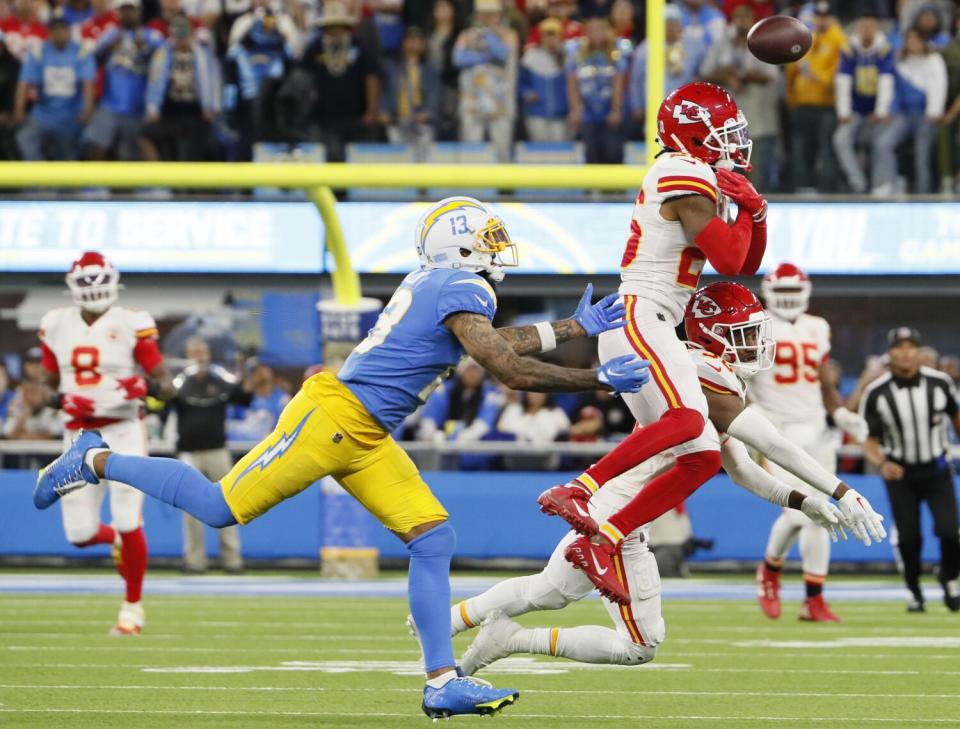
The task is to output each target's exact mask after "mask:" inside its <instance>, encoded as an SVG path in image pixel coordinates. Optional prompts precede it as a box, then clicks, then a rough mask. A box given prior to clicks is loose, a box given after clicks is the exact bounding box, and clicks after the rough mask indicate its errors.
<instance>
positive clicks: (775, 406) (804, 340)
mask: <svg viewBox="0 0 960 729" xmlns="http://www.w3.org/2000/svg"><path fill="white" fill-rule="evenodd" d="M770 318H771V320H772V321H773V338H774V340H776V342H777V355H776V357H775V358H774V360H773V367H771V368H770V369H767V370H762V371H761V372H758V373H757V374H756V375H754V376H753V378H752V379H751V380H750V388H749V389H750V399H751V401H752V402H755V403H756V404H757V405H759V406H760V407H761V408H762V409H763V410H764V412H766V413H767V414H768V415H769V416H770V417H771V419H773V420H774V421H775V422H776V423H778V424H779V423H793V422H810V423H824V424H825V423H826V417H827V411H826V408H824V406H823V395H822V394H821V391H820V365H821V364H823V362H824V361H826V359H827V357H828V356H829V355H830V325H829V324H828V323H827V321H826V319H823V318H821V317H819V316H811V315H809V314H801V315H800V316H799V317H798V318H797V320H796V321H794V322H789V321H787V320H786V319H782V318H780V317H778V316H776V315H775V314H773V313H771V314H770ZM824 427H825V426H824Z"/></svg>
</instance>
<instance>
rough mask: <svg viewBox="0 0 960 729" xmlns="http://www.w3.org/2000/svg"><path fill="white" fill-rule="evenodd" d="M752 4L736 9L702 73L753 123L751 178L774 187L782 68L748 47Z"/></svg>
mask: <svg viewBox="0 0 960 729" xmlns="http://www.w3.org/2000/svg"><path fill="white" fill-rule="evenodd" d="M753 23H754V16H753V10H752V9H751V7H750V5H741V6H740V7H738V8H737V9H736V10H734V12H733V21H732V22H731V24H730V27H729V28H727V29H726V30H725V31H724V34H723V35H722V36H721V37H720V38H718V39H717V41H716V42H715V43H714V44H713V46H711V48H710V51H709V52H708V53H707V57H706V59H705V60H704V62H703V65H702V66H701V69H700V73H701V75H702V76H703V77H704V78H705V79H706V80H707V81H712V82H714V83H717V84H720V85H721V86H724V87H725V88H726V89H728V90H729V91H730V93H731V94H733V96H734V98H735V99H736V100H737V104H738V106H739V107H740V110H741V111H742V112H743V114H744V116H746V117H747V119H748V120H749V122H750V129H749V132H750V139H752V140H753V153H752V155H751V158H750V161H751V163H752V164H753V169H752V170H751V172H750V179H751V180H752V181H753V183H754V184H755V185H756V186H757V188H758V189H760V190H769V189H770V188H771V187H772V186H773V181H774V175H773V167H774V162H775V155H776V147H777V135H778V133H779V119H778V117H777V95H778V90H777V81H778V80H779V79H780V71H779V69H778V68H777V67H776V66H771V65H770V64H769V63H764V62H763V61H761V60H760V59H758V58H757V57H756V56H754V55H753V54H752V53H750V51H749V49H748V48H747V33H748V32H749V31H750V28H751V27H753Z"/></svg>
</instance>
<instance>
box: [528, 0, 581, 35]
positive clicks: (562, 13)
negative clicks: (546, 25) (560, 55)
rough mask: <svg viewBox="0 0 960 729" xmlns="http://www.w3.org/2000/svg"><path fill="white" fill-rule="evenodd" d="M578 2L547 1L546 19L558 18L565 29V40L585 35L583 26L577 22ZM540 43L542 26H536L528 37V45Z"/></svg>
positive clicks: (569, 0)
mask: <svg viewBox="0 0 960 729" xmlns="http://www.w3.org/2000/svg"><path fill="white" fill-rule="evenodd" d="M576 14H577V3H576V0H547V9H546V17H547V18H556V19H557V20H559V21H560V25H561V27H562V28H563V39H564V40H570V39H571V38H579V37H580V36H582V35H583V25H582V24H581V23H580V21H578V20H576V19H575V17H574V16H576ZM539 42H540V26H539V24H537V25H534V26H533V27H532V28H531V29H530V35H528V36H527V45H536V44H538V43H539Z"/></svg>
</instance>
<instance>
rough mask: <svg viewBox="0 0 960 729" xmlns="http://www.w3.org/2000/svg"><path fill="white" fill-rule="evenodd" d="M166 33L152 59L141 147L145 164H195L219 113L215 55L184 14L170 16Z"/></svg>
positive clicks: (217, 75)
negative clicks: (200, 38)
mask: <svg viewBox="0 0 960 729" xmlns="http://www.w3.org/2000/svg"><path fill="white" fill-rule="evenodd" d="M169 31H170V40H168V41H167V42H166V43H165V44H164V45H163V46H161V47H160V48H159V49H158V50H157V52H156V53H154V54H153V59H152V60H151V61H150V76H149V81H148V83H147V112H146V116H145V118H144V121H145V124H144V126H143V137H141V139H140V147H141V150H142V152H143V158H144V159H145V160H147V161H149V162H158V161H160V160H163V161H164V162H198V161H201V160H203V159H204V156H205V151H206V146H207V143H208V141H209V139H210V124H211V123H212V122H213V119H214V116H215V115H216V113H217V107H218V105H219V100H220V99H219V97H220V89H219V85H220V74H219V70H218V68H217V62H216V59H215V58H214V57H213V54H212V53H211V52H210V50H209V49H208V48H207V47H206V46H205V45H202V44H201V43H200V42H199V41H198V40H195V36H194V35H193V26H192V25H191V23H190V20H189V19H188V18H187V16H185V15H182V14H181V15H178V16H176V17H175V18H173V19H172V20H171V21H170V28H169Z"/></svg>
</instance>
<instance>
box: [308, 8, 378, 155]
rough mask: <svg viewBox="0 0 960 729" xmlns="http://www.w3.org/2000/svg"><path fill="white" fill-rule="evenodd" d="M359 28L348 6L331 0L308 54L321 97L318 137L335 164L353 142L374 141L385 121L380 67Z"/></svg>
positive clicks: (316, 120) (316, 116) (317, 112)
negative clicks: (355, 27)
mask: <svg viewBox="0 0 960 729" xmlns="http://www.w3.org/2000/svg"><path fill="white" fill-rule="evenodd" d="M354 25H355V21H354V19H353V16H351V15H350V14H349V13H348V12H347V9H346V7H345V6H344V5H343V4H341V3H338V2H333V1H332V0H328V1H327V2H326V3H324V6H323V14H322V15H321V16H320V18H319V19H318V20H317V26H318V28H319V32H318V33H316V34H315V35H314V36H313V37H312V38H311V40H310V41H309V42H308V44H307V47H306V49H305V50H304V52H303V61H302V65H303V68H304V70H306V71H307V72H308V73H309V74H310V76H311V78H312V80H313V87H314V90H315V93H316V98H315V103H314V105H313V106H314V108H313V112H312V117H311V119H312V121H313V123H314V124H315V125H316V128H315V129H314V136H316V137H318V138H319V141H321V142H322V143H323V144H324V145H325V146H326V149H327V160H328V161H330V162H343V161H344V160H345V159H346V145H347V144H348V143H349V142H354V141H369V140H370V138H371V137H372V136H373V135H375V134H376V128H377V127H376V125H377V124H378V123H379V118H380V68H379V66H378V64H377V62H376V58H375V57H374V56H373V54H372V53H371V52H370V51H369V49H367V48H365V47H364V45H363V44H362V43H361V41H360V39H359V38H358V37H357V36H356V34H355V33H354V30H353V29H354Z"/></svg>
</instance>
